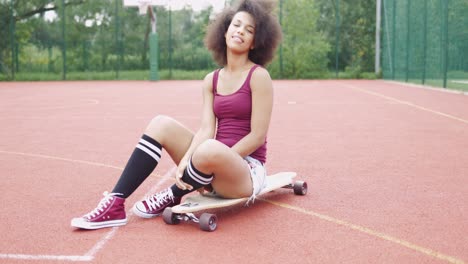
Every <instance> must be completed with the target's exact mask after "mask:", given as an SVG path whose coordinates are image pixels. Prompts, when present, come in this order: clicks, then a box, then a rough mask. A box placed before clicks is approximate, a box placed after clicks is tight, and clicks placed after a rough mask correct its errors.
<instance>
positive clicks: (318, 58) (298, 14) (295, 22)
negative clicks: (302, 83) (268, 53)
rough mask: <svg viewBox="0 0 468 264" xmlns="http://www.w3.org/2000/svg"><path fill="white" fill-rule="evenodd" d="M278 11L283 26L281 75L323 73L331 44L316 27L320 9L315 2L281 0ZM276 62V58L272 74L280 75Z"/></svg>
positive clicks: (311, 75) (296, 76) (312, 75)
mask: <svg viewBox="0 0 468 264" xmlns="http://www.w3.org/2000/svg"><path fill="white" fill-rule="evenodd" d="M280 11H281V12H282V29H283V43H282V45H283V49H282V52H283V56H282V58H283V65H284V67H283V70H284V72H283V77H286V78H290V79H298V78H316V77H318V76H321V75H323V73H324V71H326V65H327V63H328V59H327V54H328V52H329V50H330V46H329V44H328V43H327V42H326V40H325V36H324V34H323V33H321V32H320V31H319V30H318V29H317V22H316V21H317V19H318V17H319V12H318V9H317V7H316V5H315V2H312V1H310V0H309V1H308V0H288V1H284V4H283V7H282V10H280ZM278 63H279V61H278V60H276V61H275V62H274V64H273V65H272V66H271V68H272V69H271V70H272V75H274V76H279V66H278Z"/></svg>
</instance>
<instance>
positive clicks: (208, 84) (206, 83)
mask: <svg viewBox="0 0 468 264" xmlns="http://www.w3.org/2000/svg"><path fill="white" fill-rule="evenodd" d="M216 71H218V70H214V71H212V72H210V73H208V74H207V75H205V78H203V87H204V89H207V90H210V91H212V90H213V78H214V76H215V73H216Z"/></svg>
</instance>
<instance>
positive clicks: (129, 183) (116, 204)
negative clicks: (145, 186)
mask: <svg viewBox="0 0 468 264" xmlns="http://www.w3.org/2000/svg"><path fill="white" fill-rule="evenodd" d="M192 138H193V133H192V132H191V131H190V130H189V129H187V128H186V127H184V126H183V125H181V124H180V123H179V122H177V121H175V120H174V119H172V118H169V117H167V116H157V117H155V118H154V119H153V120H152V121H151V122H150V124H149V125H148V127H147V128H146V130H145V132H144V135H143V136H142V138H141V139H140V140H139V142H138V144H137V146H136V148H135V150H134V151H133V153H132V155H131V156H130V159H129V161H128V162H127V165H126V166H125V169H124V171H123V172H122V175H121V176H120V178H119V180H118V182H117V184H116V185H115V187H114V189H113V192H112V193H107V192H105V193H104V198H103V199H102V200H101V201H100V202H99V204H98V206H97V207H96V208H95V209H94V210H92V211H91V212H89V213H88V214H86V215H84V216H82V217H79V218H74V219H72V221H71V225H72V226H74V227H78V228H85V229H98V228H103V227H112V226H120V225H125V224H126V223H127V218H126V214H125V206H124V202H125V198H127V197H128V196H130V195H131V194H132V193H133V192H134V191H135V190H136V189H137V188H138V186H140V184H141V183H142V182H143V181H144V180H145V179H146V178H147V177H148V176H149V175H150V174H151V172H152V171H153V170H154V168H155V167H156V165H157V164H158V162H159V159H160V158H161V153H162V148H164V149H166V151H167V152H168V153H169V155H170V156H171V158H172V159H173V160H174V162H176V164H178V163H179V162H180V160H181V159H182V157H183V155H184V154H185V152H186V150H187V149H188V148H189V146H190V142H191V141H192Z"/></svg>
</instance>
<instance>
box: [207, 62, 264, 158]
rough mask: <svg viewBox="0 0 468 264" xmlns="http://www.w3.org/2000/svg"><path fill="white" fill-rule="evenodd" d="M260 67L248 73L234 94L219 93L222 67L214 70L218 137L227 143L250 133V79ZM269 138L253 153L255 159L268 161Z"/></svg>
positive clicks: (253, 68) (214, 103) (231, 142)
mask: <svg viewBox="0 0 468 264" xmlns="http://www.w3.org/2000/svg"><path fill="white" fill-rule="evenodd" d="M257 67H259V65H254V66H253V67H252V68H251V69H250V71H249V74H248V75H247V78H246V79H245V81H244V83H243V84H242V86H241V87H240V88H239V89H238V90H237V91H235V92H234V93H232V94H228V95H221V94H218V89H217V86H218V77H219V71H220V69H218V70H216V71H215V72H214V76H213V93H214V102H213V108H214V114H215V116H216V118H217V120H218V127H217V130H216V139H217V140H218V141H220V142H222V143H224V144H225V145H227V146H229V147H232V146H234V145H235V144H236V143H237V142H238V141H239V140H241V139H242V138H243V137H245V136H246V135H247V134H249V133H250V130H251V127H250V122H251V117H252V91H251V89H250V79H251V78H252V73H253V72H254V70H255V69H256V68H257ZM266 145H267V140H266V138H265V142H264V143H263V145H261V146H260V147H259V148H258V149H257V150H255V151H254V152H253V153H251V154H250V155H249V156H251V157H252V158H254V159H257V160H259V161H261V162H262V163H265V162H266V150H267V146H266Z"/></svg>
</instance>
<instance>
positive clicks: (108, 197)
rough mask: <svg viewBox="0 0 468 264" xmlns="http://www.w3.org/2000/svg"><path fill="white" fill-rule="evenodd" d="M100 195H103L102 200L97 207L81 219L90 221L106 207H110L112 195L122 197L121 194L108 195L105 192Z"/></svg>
mask: <svg viewBox="0 0 468 264" xmlns="http://www.w3.org/2000/svg"><path fill="white" fill-rule="evenodd" d="M102 195H104V198H102V199H101V201H100V202H99V204H98V206H97V207H96V208H95V209H94V210H93V211H91V212H89V213H87V214H86V215H84V216H83V217H86V218H88V219H91V218H93V217H95V216H97V215H99V214H100V213H102V212H104V209H106V208H107V206H109V205H110V202H111V200H112V199H114V195H122V194H121V193H109V192H107V191H105V192H104V193H103V194H102Z"/></svg>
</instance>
